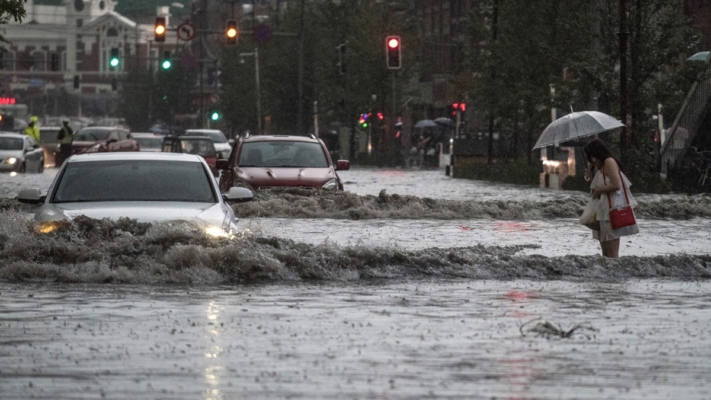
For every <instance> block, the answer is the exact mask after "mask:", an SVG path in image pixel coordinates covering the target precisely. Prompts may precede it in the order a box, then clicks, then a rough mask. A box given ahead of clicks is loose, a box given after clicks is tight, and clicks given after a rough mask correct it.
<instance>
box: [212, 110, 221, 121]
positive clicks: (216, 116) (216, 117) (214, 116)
mask: <svg viewBox="0 0 711 400" xmlns="http://www.w3.org/2000/svg"><path fill="white" fill-rule="evenodd" d="M220 118H222V115H221V114H220V113H219V111H213V112H211V113H210V120H212V122H217V121H219V120H220Z"/></svg>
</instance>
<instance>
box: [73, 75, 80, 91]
mask: <svg viewBox="0 0 711 400" xmlns="http://www.w3.org/2000/svg"><path fill="white" fill-rule="evenodd" d="M74 89H79V75H74Z"/></svg>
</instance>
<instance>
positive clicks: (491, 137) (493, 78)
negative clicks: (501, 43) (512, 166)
mask: <svg viewBox="0 0 711 400" xmlns="http://www.w3.org/2000/svg"><path fill="white" fill-rule="evenodd" d="M498 19H499V1H498V0H494V15H493V16H492V21H491V32H492V41H491V43H492V44H495V43H496V29H497V24H498V22H499V21H498ZM495 81H496V69H495V68H492V69H491V82H492V84H493V82H495ZM486 150H487V151H486V153H487V158H486V163H487V164H491V163H492V162H493V158H494V105H493V104H491V105H490V108H489V140H488V141H487V149H486Z"/></svg>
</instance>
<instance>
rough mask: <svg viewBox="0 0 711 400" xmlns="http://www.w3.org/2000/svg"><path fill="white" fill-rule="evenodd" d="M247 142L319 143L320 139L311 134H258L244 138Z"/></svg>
mask: <svg viewBox="0 0 711 400" xmlns="http://www.w3.org/2000/svg"><path fill="white" fill-rule="evenodd" d="M243 140H244V141H245V142H309V143H319V140H318V139H314V138H312V137H310V136H296V135H256V136H250V137H248V138H244V139H243Z"/></svg>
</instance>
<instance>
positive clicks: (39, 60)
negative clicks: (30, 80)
mask: <svg viewBox="0 0 711 400" xmlns="http://www.w3.org/2000/svg"><path fill="white" fill-rule="evenodd" d="M46 63H47V60H45V58H44V51H35V52H34V53H32V70H33V71H44V70H45V69H46V65H45V64H46Z"/></svg>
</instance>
